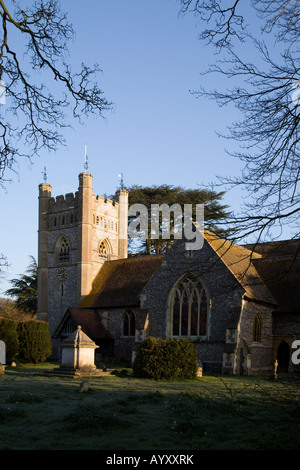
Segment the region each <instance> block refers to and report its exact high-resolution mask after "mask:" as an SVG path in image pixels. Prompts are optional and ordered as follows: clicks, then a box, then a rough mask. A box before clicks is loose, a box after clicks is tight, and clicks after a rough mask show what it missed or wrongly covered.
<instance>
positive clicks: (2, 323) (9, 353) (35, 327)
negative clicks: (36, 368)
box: [0, 318, 52, 364]
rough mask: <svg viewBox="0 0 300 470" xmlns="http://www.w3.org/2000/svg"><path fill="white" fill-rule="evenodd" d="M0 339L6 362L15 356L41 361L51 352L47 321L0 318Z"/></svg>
mask: <svg viewBox="0 0 300 470" xmlns="http://www.w3.org/2000/svg"><path fill="white" fill-rule="evenodd" d="M0 340H2V341H4V342H5V347H6V363H7V364H11V363H12V361H13V360H15V359H16V358H17V357H18V359H22V360H25V361H29V362H33V363H39V362H43V361H44V360H45V359H47V357H49V356H50V355H51V352H52V346H51V337H50V332H49V325H48V323H47V322H42V321H36V320H29V321H26V322H17V321H15V320H9V319H4V318H0Z"/></svg>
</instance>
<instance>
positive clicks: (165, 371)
mask: <svg viewBox="0 0 300 470" xmlns="http://www.w3.org/2000/svg"><path fill="white" fill-rule="evenodd" d="M132 369H133V372H134V374H135V376H136V377H141V378H151V379H193V378H195V377H196V373H197V369H198V362H197V353H196V349H195V347H194V345H193V344H192V343H191V342H190V341H189V340H187V339H167V340H162V339H157V338H152V337H149V338H147V339H146V340H145V341H143V342H142V343H141V345H140V347H139V349H138V351H137V355H136V358H135V360H134V363H133V365H132Z"/></svg>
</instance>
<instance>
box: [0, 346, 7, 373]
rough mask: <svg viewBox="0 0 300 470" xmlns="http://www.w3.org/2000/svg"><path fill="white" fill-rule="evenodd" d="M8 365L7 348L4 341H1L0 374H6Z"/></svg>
mask: <svg viewBox="0 0 300 470" xmlns="http://www.w3.org/2000/svg"><path fill="white" fill-rule="evenodd" d="M5 365H6V350H5V343H4V341H0V375H1V374H4V372H5Z"/></svg>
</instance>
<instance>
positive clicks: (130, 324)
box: [122, 310, 135, 336]
mask: <svg viewBox="0 0 300 470" xmlns="http://www.w3.org/2000/svg"><path fill="white" fill-rule="evenodd" d="M122 333H123V336H135V315H134V312H132V310H128V311H127V312H125V313H124V315H123V318H122Z"/></svg>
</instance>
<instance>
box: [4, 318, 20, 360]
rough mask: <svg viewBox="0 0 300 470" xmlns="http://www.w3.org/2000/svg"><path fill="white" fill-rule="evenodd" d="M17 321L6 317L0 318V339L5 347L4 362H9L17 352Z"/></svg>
mask: <svg viewBox="0 0 300 470" xmlns="http://www.w3.org/2000/svg"><path fill="white" fill-rule="evenodd" d="M17 329H18V323H17V322H16V321H14V320H8V319H7V318H0V340H1V341H4V343H5V349H6V364H11V362H12V361H13V360H14V359H15V357H16V356H17V354H18V352H19V338H18V331H17Z"/></svg>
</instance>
